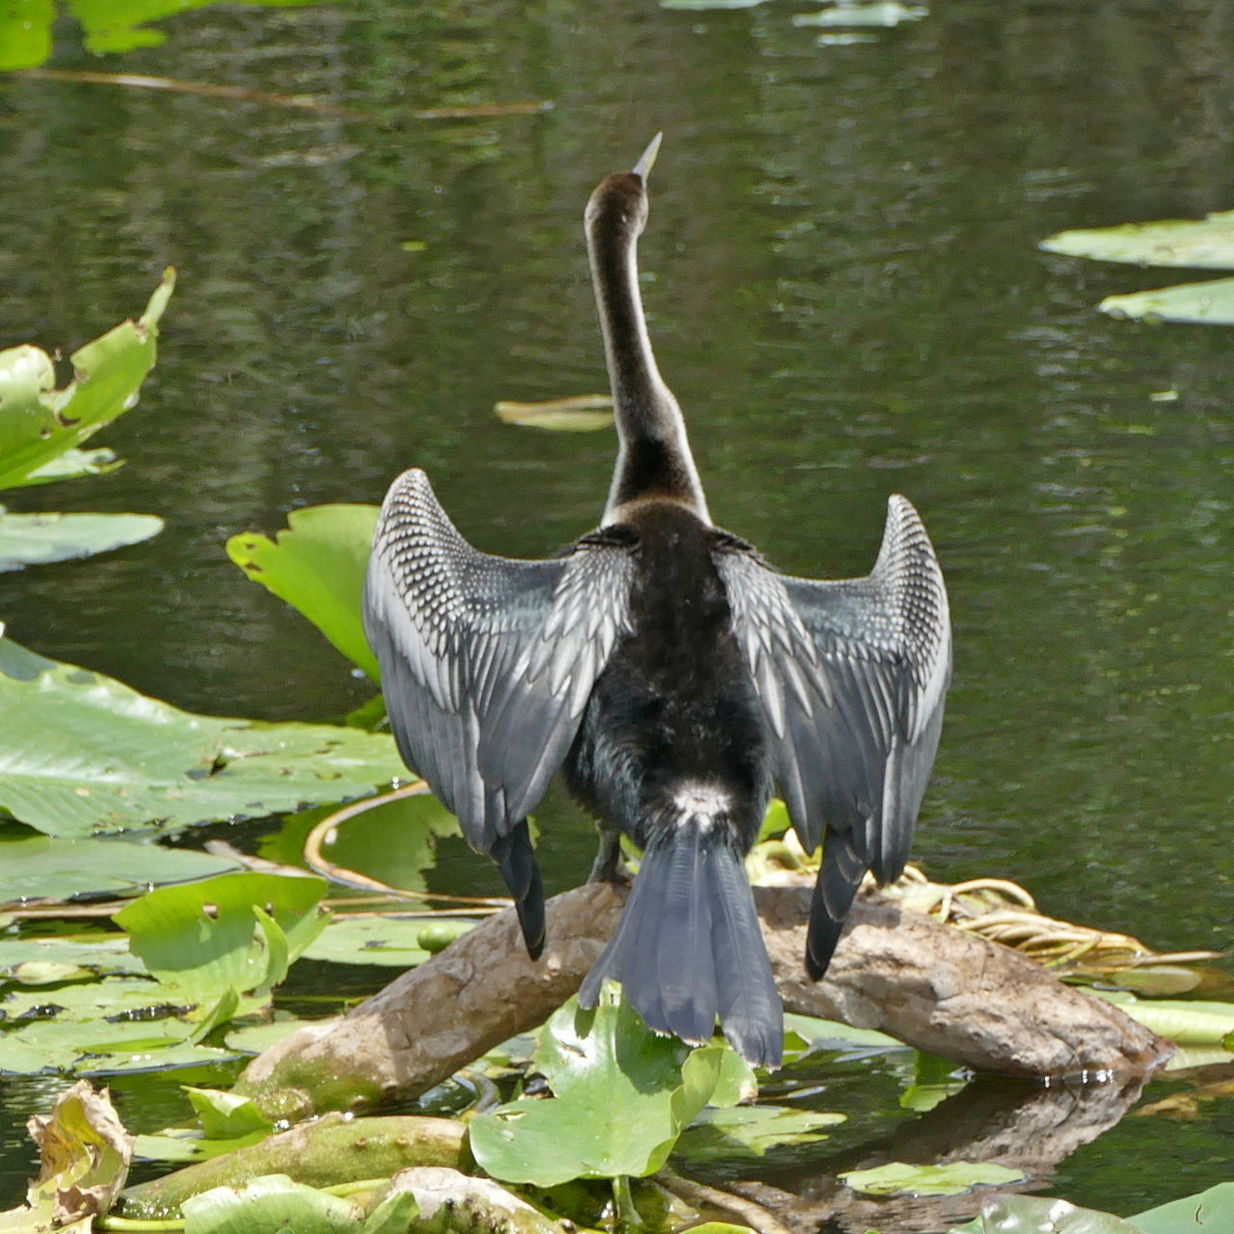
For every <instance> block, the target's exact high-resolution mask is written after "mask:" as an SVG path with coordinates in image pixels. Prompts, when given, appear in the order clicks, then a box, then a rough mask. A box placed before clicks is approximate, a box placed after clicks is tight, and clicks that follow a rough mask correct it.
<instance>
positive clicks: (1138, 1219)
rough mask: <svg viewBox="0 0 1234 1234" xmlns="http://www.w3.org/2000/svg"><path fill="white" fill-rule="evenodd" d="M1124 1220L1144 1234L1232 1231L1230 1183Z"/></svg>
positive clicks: (1233, 1202)
mask: <svg viewBox="0 0 1234 1234" xmlns="http://www.w3.org/2000/svg"><path fill="white" fill-rule="evenodd" d="M1127 1220H1128V1221H1129V1222H1130V1223H1131V1224H1132V1225H1133V1226H1135V1228H1136V1229H1137V1230H1142V1231H1143V1232H1144V1234H1215V1232H1216V1231H1217V1230H1234V1182H1230V1183H1218V1184H1217V1185H1216V1186H1215V1187H1209V1189H1208V1190H1207V1191H1201V1192H1200V1193H1199V1195H1188V1196H1183V1198H1182V1199H1179V1200H1171V1201H1170V1202H1169V1203H1168V1204H1162V1205H1161V1206H1160V1207H1158V1208H1150V1209H1149V1210H1148V1211H1147V1212H1145V1213H1136V1215H1135V1216H1134V1217H1128V1218H1127Z"/></svg>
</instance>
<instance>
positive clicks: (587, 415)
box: [493, 0, 748, 433]
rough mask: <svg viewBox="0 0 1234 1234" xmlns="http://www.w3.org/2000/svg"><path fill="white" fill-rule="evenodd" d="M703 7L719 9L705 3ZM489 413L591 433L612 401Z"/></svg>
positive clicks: (507, 405) (557, 402)
mask: <svg viewBox="0 0 1234 1234" xmlns="http://www.w3.org/2000/svg"><path fill="white" fill-rule="evenodd" d="M661 3H663V0H661ZM680 7H684V6H680ZM707 7H709V8H718V7H721V6H719V5H716V4H713V3H708V5H707ZM728 7H733V6H732V5H730V6H728ZM746 7H748V6H746ZM493 411H494V412H495V413H496V414H497V418H498V419H499V420H501V421H502V422H503V423H505V424H518V425H521V426H522V427H524V428H544V429H551V430H553V431H554V432H558V433H593V432H595V431H596V430H597V429H602V428H608V427H609V426H610V425H611V424H612V423H613V400H612V399H611V398H610V397H609V396H608V395H607V394H577V395H574V396H573V397H571V398H555V399H549V400H548V401H547V402H543V403H515V402H511V401H508V400H507V401H504V402H500V403H497V404H495V405H494V407H493Z"/></svg>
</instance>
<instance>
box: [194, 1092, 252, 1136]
mask: <svg viewBox="0 0 1234 1234" xmlns="http://www.w3.org/2000/svg"><path fill="white" fill-rule="evenodd" d="M184 1091H185V1093H186V1094H187V1096H188V1099H189V1103H190V1104H191V1105H192V1107H193V1112H194V1113H195V1114H196V1115H197V1121H198V1122H199V1123H201V1129H202V1131H203V1132H204V1133H205V1135H206V1137H207V1138H208V1139H211V1140H234V1139H236V1137H238V1136H247V1135H251V1134H252V1133H253V1132H255V1131H259V1132H266V1133H268V1132H270V1131H272V1130H273V1129H274V1124H273V1123H272V1122H271V1121H270V1120H269V1119H268V1118H267V1117H266V1116H265V1115H264V1114H263V1113H262V1112H261V1111H260V1110H259V1109H258V1108H257V1106H256V1104H255V1103H254V1102H253V1099H252V1098H251V1097H245V1096H242V1095H240V1094H239V1093H227V1092H222V1091H221V1090H219V1089H217V1088H192V1087H190V1086H189V1085H187V1084H186V1085H185V1086H184Z"/></svg>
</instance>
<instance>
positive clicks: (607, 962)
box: [365, 137, 951, 1066]
mask: <svg viewBox="0 0 1234 1234" xmlns="http://www.w3.org/2000/svg"><path fill="white" fill-rule="evenodd" d="M658 146H659V138H658V137H657V138H656V139H655V141H653V142H652V143H651V145H650V146H649V147H648V149H647V151H646V153H645V154H644V155H643V157H642V158H641V159H640V160H639V162H638V164H637V165H636V166H635V167H634V169H633V170H632V171H630V172H626V173H623V174H619V175H612V176H609V177H607V178H606V179H605V180H604V181H603V182H602V183H601V184H600V186H599V187H598V188H597V189H596V190H595V192H594V193H593V194H592V195H591V199H590V201H589V202H588V203H587V211H586V216H585V218H586V234H587V247H588V251H589V253H590V257H591V274H592V279H593V282H594V285H595V293H596V301H597V304H598V307H599V313H600V322H601V326H602V328H603V334H604V351H605V357H606V359H607V363H608V372H609V377H610V380H611V383H612V391H613V401H614V406H615V414H616V421H617V433H618V439H619V442H620V445H619V449H618V454H617V466H616V470H615V472H614V475H613V482H612V488H611V490H610V492H609V497H608V504H607V506H606V507H605V510H604V517H603V519H602V521H601V523H600V526H599V528H598V529H597V530H595V531H592V532H589V533H588V534H587V535H585V536H583V537H582V538H581V539H580V540H578V541H577V542H576V543H575V544H574V545H573V546H572V547H571V549H570V550H569V551H568V552H567V553H566V554H565V555H564V556H561V557H558V558H554V559H552V560H548V561H519V560H513V559H510V558H505V557H495V556H490V555H489V554H487V553H481V552H478V551H477V550H476V549H474V548H472V546H471V545H470V544H468V543H467V541H466V540H464V539H463V538H462V536H461V535H460V534H459V533H458V531H457V530H456V529H455V527H454V525H453V524H452V523H451V522H450V520H449V519H448V518H447V517H446V515H445V513H444V511H443V510H442V508H441V506H440V505H438V503H437V499H436V497H435V496H434V495H433V491H432V489H431V488H430V486H429V482H428V478H427V477H426V476H425V474H424V472H422V471H419V470H416V469H412V470H410V471H406V472H404V473H403V474H402V475H401V476H400V477H399V478H398V479H397V480H395V482H394V484H393V485H392V486H391V488H390V492H389V494H388V496H387V497H386V500H385V504H384V506H383V507H382V512H381V520H380V522H379V524H378V527H377V534H376V539H375V542H374V546H373V556H372V561H371V564H370V567H369V574H368V581H367V585H366V593H365V624H366V628H367V631H368V637H369V641H370V642H371V643H372V645H373V649H374V651H375V652H376V654H377V657H378V659H379V661H380V663H381V669H382V675H383V680H382V685H383V690H384V692H385V697H386V703H387V707H388V709H389V715H390V725H391V728H392V729H393V732H394V736H395V738H396V739H397V741H398V746H399V750H400V752H401V754H402V756H403V758H404V760H405V761H406V762H407V764H408V766H409V767H412V768H414V769H415V770H416V771H417V772H418V773H419V774H420V775H422V776H423V777H424V779H425V780H427V781H428V783H429V785H430V786H431V787H432V789H433V791H434V792H435V793H436V794H437V796H438V797H439V798H440V799H441V801H442V802H443V803H444V804H445V805H446V806H447V807H448V808H449V809H450V810H452V811H453V812H454V813H455V814H457V815H458V818H459V821H460V822H461V823H462V826H463V832H464V834H465V836H466V837H467V839H468V841H469V842H470V843H471V845H472V847H473V848H475V849H477V850H478V851H480V852H482V853H487V854H489V855H490V856H491V857H492V858H493V859H494V860H495V861H496V862H497V863H498V865H499V866H500V868H501V872H502V874H503V876H504V877H505V880H506V882H507V884H508V885H509V887H510V891H511V892H512V893H513V896H514V900H515V905H516V907H517V910H518V917H519V922H520V924H521V926H522V932H523V937H524V939H525V941H526V945H527V950H528V952H529V953H530V954H531V955H532V957H533V958H534V957H536V956H538V955H539V954H540V951H541V948H542V947H543V945H544V896H543V888H542V884H541V881H540V872H539V868H538V866H537V865H536V859H535V853H534V850H533V849H532V846H531V841H530V838H529V835H528V831H527V814H528V812H529V811H530V810H532V809H534V808H535V806H536V804H537V802H539V800H540V798H541V796H542V795H543V793H544V791H545V789H546V788H547V786H548V783H549V780H550V779H551V778H552V776H553V775H554V773H555V772H556V771H557V770H558V769H559V768H564V771H565V778H566V783H567V784H568V786H569V787H570V789H571V790H572V791H573V792H574V794H575V795H576V796H577V797H578V798H579V799H580V800H581V801H582V802H583V804H584V805H585V806H586V807H587V808H588V809H590V810H591V811H592V812H593V813H594V814H595V816H596V817H597V818H598V819H599V825H600V829H601V837H602V839H601V851H600V856H599V857H598V858H597V860H596V865H595V868H594V870H593V877H597V878H613V879H616V878H619V877H621V863H620V856H619V846H618V840H619V837H620V833H622V832H624V833H625V834H626V835H628V836H629V837H630V838H631V839H632V840H633V841H634V842H635V843H636V844H637V845H638V846H639V847H641V849H642V850H643V858H642V863H641V867H640V870H639V873H638V875H637V877H636V878H635V881H634V888H633V891H632V893H631V895H630V898H629V901H628V902H627V904H626V907H625V911H624V913H623V915H622V918H621V922H620V924H619V925H618V928H617V931H616V933H615V934H614V935H613V938H612V940H611V942H610V943H609V944H608V947H607V948H606V949H605V951H604V953H603V954H602V955H601V957H600V959H599V960H598V961H597V963H596V965H595V967H594V968H593V969H592V971H591V973H590V975H589V976H588V977H587V980H586V981H585V982H584V983H583V987H582V990H581V991H580V1001H581V1002H582V1004H583V1005H584V1006H592V1005H594V1004H595V1001H596V999H597V997H598V995H599V990H600V985H601V982H602V981H603V980H604V979H605V978H614V979H616V980H618V981H620V982H621V984H622V986H623V988H624V991H625V996H626V998H628V999H629V1001H630V1002H631V1003H632V1004H633V1005H634V1007H635V1008H636V1009H637V1010H638V1011H639V1013H640V1014H641V1015H642V1017H643V1019H644V1020H645V1021H646V1022H647V1024H648V1025H649V1026H650V1027H651V1028H653V1029H656V1030H658V1031H662V1032H669V1033H675V1034H677V1035H678V1036H680V1037H682V1038H684V1039H685V1040H687V1041H704V1040H709V1039H710V1038H711V1036H712V1034H713V1032H714V1031H715V1022H716V1017H717V1016H718V1017H719V1019H720V1022H721V1026H722V1028H723V1030H724V1033H725V1035H726V1036H727V1037H728V1039H729V1040H730V1041H731V1042H732V1043H733V1045H734V1046H735V1047H736V1048H737V1049H738V1050H739V1051H740V1052H741V1053H742V1054H743V1055H744V1056H745V1057H746V1058H747V1059H749V1060H751V1061H752V1062H755V1063H761V1064H764V1065H767V1066H775V1065H777V1064H778V1063H779V1061H780V1058H781V1052H782V1041H783V1017H782V1013H781V1004H780V998H779V995H778V993H777V990H776V986H775V983H774V981H773V979H772V974H771V966H770V963H769V962H768V958H767V952H766V949H765V947H764V945H763V940H762V934H761V932H760V929H759V923H758V917H757V914H756V912H755V907H754V899H753V896H752V894H751V891H750V886H749V883H748V881H747V879H746V875H745V870H744V866H743V859H744V857H745V854H746V853H747V852H748V851H749V849H750V847H751V846H752V845H753V844H754V842H755V839H756V838H757V835H758V832H759V828H760V824H761V823H762V819H763V814H764V811H765V809H766V807H767V803H768V801H769V799H770V797H771V795H772V792H773V790H774V789H778V791H779V793H780V795H781V796H782V797H783V798H784V800H785V802H786V803H787V805H788V810H789V815H790V817H791V819H792V822H793V826H794V827H795V828H796V831H797V834H798V835H799V836H800V838H801V841H802V843H803V844H804V846H805V848H806V849H807V850H813V849H814V848H815V847H816V846H817V845H818V843H819V841H820V840H821V841H822V844H823V864H822V869H821V871H820V872H819V876H818V883H817V885H816V888H815V892H814V897H813V903H812V908H811V914H810V924H809V934H808V943H807V950H806V968H807V969H808V971H809V973H810V975H811V976H812V977H814V978H818V977H820V976H822V974H823V972H824V970H825V969H826V967H827V964H828V962H829V961H830V959H831V955H832V952H833V950H834V949H835V945H836V942H837V940H838V939H839V936H840V931H841V928H842V925H843V921H844V917H845V915H846V914H847V912H848V909H849V907H850V905H851V903H852V900H853V896H854V894H855V893H856V890H857V886H858V884H859V883H860V882H861V879H862V877H863V875H864V874H865V872H866V870H867V869H869V870H872V871H873V872H874V875H875V877H876V878H877V879H878V880H879V881H880V882H887V881H889V880H891V879H894V878H896V877H897V876H898V875H899V874H900V872H901V870H902V869H903V867H904V863H905V861H906V860H907V858H908V851H909V844H910V841H911V838H912V830H913V823H914V821H915V819H916V815H917V810H918V807H919V805H920V803H921V798H922V795H923V793H924V791H925V786H926V781H927V780H928V778H929V775H930V769H931V766H932V764H933V762H934V753H935V750H936V748H937V745H938V736H939V729H940V727H941V725H942V716H943V695H944V692H945V690H946V687H947V683H948V678H949V674H950V662H951V641H950V627H949V621H948V613H947V596H946V592H945V590H944V587H943V580H942V575H941V574H940V572H939V568H938V563H937V561H936V559H935V556H934V551H933V549H932V548H931V545H930V541H929V539H928V538H927V536H926V532H925V529H924V527H923V526H922V524H921V520H920V519H919V517H918V515H917V512H916V511H915V510H914V509H913V507H912V505H911V504H910V503H909V502H908V501H907V500H905V499H904V498H903V497H899V496H893V497H892V498H891V499H890V501H889V503H888V512H887V523H886V529H885V531H884V533H883V543H882V548H881V550H880V551H879V554H878V559H877V561H876V562H875V565H874V569H873V571H872V572H871V573H870V574H869V575H867V576H866V577H865V578H859V579H843V580H839V581H822V580H813V579H803V578H792V577H789V576H787V575H783V574H779V573H777V572H776V571H775V570H774V569H772V568H771V567H770V566H769V565H768V564H767V562H766V561H764V560H763V558H762V557H761V556H759V554H758V553H757V552H756V551H755V550H754V549H753V548H752V547H751V546H750V545H749V544H747V543H746V542H745V541H744V540H741V539H739V538H738V537H736V536H734V535H731V534H729V533H728V532H726V531H721V530H720V529H719V528H717V527H715V526H714V525H713V524H712V522H711V519H710V518H709V516H708V513H707V503H706V500H705V499H704V497H703V491H702V487H701V485H700V483H699V479H698V473H697V472H696V471H695V467H694V461H693V459H692V458H691V456H690V447H689V445H688V444H687V441H686V432H685V424H684V421H683V420H682V416H681V411H680V409H679V407H678V405H677V402H676V400H675V399H674V397H673V395H672V393H671V392H670V391H669V389H668V387H667V386H666V385H665V384H664V382H663V380H662V379H661V377H660V373H659V371H658V369H657V368H656V362H655V358H654V356H653V355H652V351H651V343H650V341H649V339H648V336H647V328H646V325H645V323H644V320H643V310H642V304H641V300H640V296H639V288H638V273H637V267H636V245H637V241H638V237H639V235H640V234H641V233H642V231H643V227H644V225H645V223H646V220H647V188H646V180H647V174H648V172H649V170H650V168H651V164H652V161H653V160H654V158H655V154H656V151H657V149H658Z"/></svg>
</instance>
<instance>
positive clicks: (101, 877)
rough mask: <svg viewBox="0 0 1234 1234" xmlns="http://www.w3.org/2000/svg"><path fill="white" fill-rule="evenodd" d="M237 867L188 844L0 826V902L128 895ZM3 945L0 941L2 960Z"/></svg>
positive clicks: (224, 859)
mask: <svg viewBox="0 0 1234 1234" xmlns="http://www.w3.org/2000/svg"><path fill="white" fill-rule="evenodd" d="M236 868H237V863H236V862H235V861H233V860H231V859H230V858H228V857H216V856H214V855H212V854H210V853H199V852H195V851H193V850H192V849H185V848H162V847H160V846H159V845H157V844H142V843H138V842H134V841H129V840H89V839H87V840H61V839H56V838H55V837H53V836H46V835H41V834H38V833H34V834H31V833H30V832H28V831H27V830H26V829H25V828H20V827H15V826H11V825H10V826H8V827H2V826H0V903H4V902H6V901H10V900H21V899H26V900H37V899H42V898H44V897H46V898H50V899H57V900H68V899H71V898H72V897H73V896H76V895H86V894H94V893H106V894H109V895H115V896H128V895H133V894H136V893H138V892H144V891H148V890H149V889H150V888H151V887H152V886H154V885H155V884H157V883H176V882H183V881H185V880H187V879H190V878H207V877H209V876H210V875H212V874H222V873H224V872H225V871H227V870H234V869H236ZM3 948H4V944H3V943H0V965H3V963H4V961H3V958H2V957H3V954H4V951H3Z"/></svg>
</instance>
